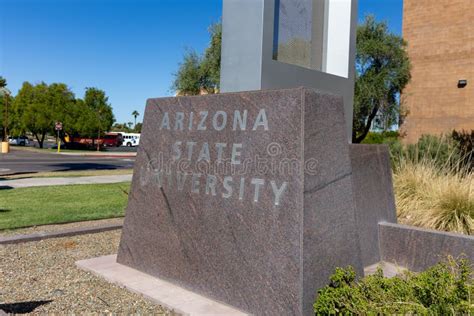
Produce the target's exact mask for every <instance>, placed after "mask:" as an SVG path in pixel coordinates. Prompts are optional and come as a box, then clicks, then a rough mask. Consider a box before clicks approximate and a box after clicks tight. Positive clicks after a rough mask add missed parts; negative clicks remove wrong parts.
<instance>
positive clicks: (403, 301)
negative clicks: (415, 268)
mask: <svg viewBox="0 0 474 316" xmlns="http://www.w3.org/2000/svg"><path fill="white" fill-rule="evenodd" d="M473 277H474V276H473V270H472V265H471V263H470V262H469V261H467V260H465V259H460V260H453V259H448V260H447V262H445V263H439V264H438V265H436V266H434V267H432V268H430V269H428V270H426V271H424V272H422V273H418V274H417V273H412V272H405V273H404V274H402V275H400V276H397V277H394V278H385V277H384V276H383V272H382V270H381V269H379V270H378V271H377V272H376V274H374V275H371V276H366V277H364V278H362V279H360V280H359V281H356V274H355V272H354V270H353V269H352V268H351V267H349V268H347V269H341V268H337V269H336V272H335V273H334V274H333V275H332V276H331V278H330V280H331V282H330V284H329V285H328V286H326V287H325V288H323V289H321V290H320V291H319V292H318V296H317V298H316V302H315V303H314V305H313V307H314V312H315V314H316V315H393V314H396V315H472V314H473V313H474V279H473Z"/></svg>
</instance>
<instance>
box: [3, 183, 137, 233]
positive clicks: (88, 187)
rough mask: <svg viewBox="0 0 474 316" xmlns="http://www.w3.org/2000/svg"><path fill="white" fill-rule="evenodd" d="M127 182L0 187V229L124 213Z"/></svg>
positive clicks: (100, 217)
mask: <svg viewBox="0 0 474 316" xmlns="http://www.w3.org/2000/svg"><path fill="white" fill-rule="evenodd" d="M129 188H130V183H129V182H125V183H113V184H79V185H64V186H49V187H33V188H19V189H11V190H0V230H2V229H13V228H20V227H28V226H36V225H45V224H59V223H69V222H78V221H86V220H94V219H104V218H112V217H120V216H123V215H124V210H125V206H126V204H127V198H128V196H127V194H126V193H125V192H128V191H129Z"/></svg>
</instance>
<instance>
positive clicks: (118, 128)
mask: <svg viewBox="0 0 474 316" xmlns="http://www.w3.org/2000/svg"><path fill="white" fill-rule="evenodd" d="M138 124H140V123H138ZM112 131H114V132H126V133H130V132H131V130H130V128H128V125H127V123H115V124H114V125H113V126H112Z"/></svg>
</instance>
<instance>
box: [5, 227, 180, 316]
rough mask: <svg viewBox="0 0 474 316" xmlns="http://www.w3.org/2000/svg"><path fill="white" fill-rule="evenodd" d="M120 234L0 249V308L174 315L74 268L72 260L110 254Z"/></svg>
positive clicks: (113, 233)
mask: <svg viewBox="0 0 474 316" xmlns="http://www.w3.org/2000/svg"><path fill="white" fill-rule="evenodd" d="M55 226H57V225H55ZM120 234H121V230H117V231H110V232H104V233H98V234H90V235H82V236H75V237H65V238H57V239H47V240H42V241H38V242H29V243H23V244H17V245H6V246H0V310H2V309H3V310H4V311H5V312H7V313H32V314H51V313H52V314H56V315H64V314H120V315H124V314H127V315H128V314H142V315H174V314H173V313H172V312H170V311H169V310H166V309H165V308H163V307H161V306H156V305H153V304H152V303H150V302H148V301H146V300H145V299H144V298H143V297H142V296H140V295H137V294H134V293H131V292H129V291H127V290H126V289H123V288H120V287H118V286H115V285H113V284H110V283H108V282H106V281H104V280H102V279H100V278H98V277H95V276H93V275H92V274H90V273H87V272H84V271H82V270H79V269H78V268H76V266H75V264H74V263H75V262H76V261H77V260H81V259H88V258H93V257H98V256H103V255H109V254H113V253H116V252H117V249H118V243H119V239H120Z"/></svg>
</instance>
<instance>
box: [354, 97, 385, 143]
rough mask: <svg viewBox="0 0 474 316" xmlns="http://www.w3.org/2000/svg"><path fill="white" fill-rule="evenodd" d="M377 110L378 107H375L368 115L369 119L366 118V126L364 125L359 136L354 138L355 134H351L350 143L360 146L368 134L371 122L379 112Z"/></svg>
mask: <svg viewBox="0 0 474 316" xmlns="http://www.w3.org/2000/svg"><path fill="white" fill-rule="evenodd" d="M379 108H380V106H379V105H376V106H374V108H373V109H372V112H371V113H370V115H369V117H368V118H367V124H366V125H365V128H364V131H363V132H362V134H360V135H359V136H356V134H355V133H354V134H353V137H352V142H353V143H354V144H360V143H361V142H362V141H363V140H364V139H365V137H366V136H367V134H369V131H370V128H371V127H372V121H373V120H374V118H375V116H376V115H377V112H378V111H379ZM354 136H355V137H354Z"/></svg>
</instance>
